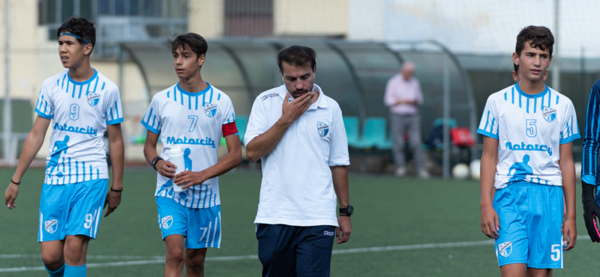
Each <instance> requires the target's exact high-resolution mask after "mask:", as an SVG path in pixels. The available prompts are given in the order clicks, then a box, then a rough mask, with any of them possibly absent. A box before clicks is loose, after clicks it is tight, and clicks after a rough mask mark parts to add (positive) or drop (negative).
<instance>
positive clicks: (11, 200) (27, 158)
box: [4, 116, 51, 209]
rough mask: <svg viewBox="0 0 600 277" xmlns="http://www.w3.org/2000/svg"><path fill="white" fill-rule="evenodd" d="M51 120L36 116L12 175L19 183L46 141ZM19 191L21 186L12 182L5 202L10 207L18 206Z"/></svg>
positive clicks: (6, 193)
mask: <svg viewBox="0 0 600 277" xmlns="http://www.w3.org/2000/svg"><path fill="white" fill-rule="evenodd" d="M50 121H51V120H50V119H47V118H43V117H41V116H37V117H36V118H35V122H34V123H33V128H31V132H29V135H27V138H26V139H25V144H24V145H23V152H21V157H20V158H19V164H18V165H17V169H16V170H15V174H14V175H13V176H12V180H13V181H15V182H18V183H20V182H21V179H22V178H23V175H25V171H27V168H29V165H30V164H31V162H32V161H33V159H34V158H35V155H37V153H38V151H40V148H41V147H42V144H43V143H44V138H45V137H46V132H47V131H48V126H49V125H50ZM18 193H19V187H18V186H17V185H15V184H13V183H12V182H11V183H10V184H9V185H8V188H6V192H5V193H4V203H5V204H6V206H7V207H8V208H9V209H12V208H16V207H17V206H16V205H15V200H16V199H17V194H18Z"/></svg>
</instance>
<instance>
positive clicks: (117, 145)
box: [104, 124, 125, 217]
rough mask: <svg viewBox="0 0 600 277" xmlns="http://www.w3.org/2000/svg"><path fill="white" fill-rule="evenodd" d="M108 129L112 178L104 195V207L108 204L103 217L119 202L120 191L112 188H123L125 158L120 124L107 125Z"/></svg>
mask: <svg viewBox="0 0 600 277" xmlns="http://www.w3.org/2000/svg"><path fill="white" fill-rule="evenodd" d="M107 131H108V150H109V151H110V161H111V162H112V171H113V180H112V185H111V190H110V191H109V192H108V194H107V195H106V201H105V202H104V207H106V206H107V205H108V210H107V211H106V214H104V217H107V216H108V215H109V214H111V213H112V212H113V211H114V210H115V209H116V208H117V207H118V206H119V204H121V192H116V191H113V189H114V190H122V189H123V166H124V160H125V146H124V143H123V133H122V132H121V124H113V125H108V126H107Z"/></svg>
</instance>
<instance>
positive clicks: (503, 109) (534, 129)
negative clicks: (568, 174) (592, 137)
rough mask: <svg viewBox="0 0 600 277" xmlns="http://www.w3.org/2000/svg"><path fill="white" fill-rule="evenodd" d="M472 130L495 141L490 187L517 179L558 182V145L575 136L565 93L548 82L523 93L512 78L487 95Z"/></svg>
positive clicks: (572, 114) (576, 131)
mask: <svg viewBox="0 0 600 277" xmlns="http://www.w3.org/2000/svg"><path fill="white" fill-rule="evenodd" d="M477 133H479V134H482V135H484V136H488V137H491V138H495V139H497V140H498V165H497V166H496V170H497V172H496V178H495V179H496V181H495V185H494V187H495V188H496V189H501V188H504V187H506V186H507V185H509V184H510V183H513V182H517V181H526V182H530V183H534V184H542V185H551V186H562V177H561V172H560V168H559V166H558V160H559V159H560V151H559V147H560V144H565V143H569V142H572V141H573V140H576V139H578V138H580V135H579V129H578V125H577V116H576V114H575V108H574V107H573V103H572V102H571V100H570V99H569V98H567V97H566V96H564V95H563V94H560V93H559V92H557V91H555V90H553V89H551V88H549V87H548V86H546V89H545V90H544V91H543V92H541V93H538V94H535V95H531V94H527V93H524V92H523V91H521V89H520V88H519V85H518V83H517V84H515V85H512V86H510V87H508V88H505V89H503V90H501V91H499V92H496V93H494V94H492V95H490V97H488V100H487V103H486V105H485V109H484V110H483V116H482V117H481V122H480V124H479V129H478V130H477Z"/></svg>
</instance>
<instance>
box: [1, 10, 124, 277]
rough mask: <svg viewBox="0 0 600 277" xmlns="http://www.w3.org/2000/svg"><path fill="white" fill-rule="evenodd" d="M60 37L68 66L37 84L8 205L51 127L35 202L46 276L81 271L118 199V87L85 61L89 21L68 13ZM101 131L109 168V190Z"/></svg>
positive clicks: (90, 40)
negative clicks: (105, 137) (37, 202)
mask: <svg viewBox="0 0 600 277" xmlns="http://www.w3.org/2000/svg"><path fill="white" fill-rule="evenodd" d="M57 37H58V54H59V56H60V61H61V62H62V64H63V66H64V67H65V68H68V70H65V71H63V72H61V73H59V74H56V75H54V76H52V77H50V78H48V79H46V81H44V83H43V84H42V88H41V90H40V94H39V96H38V100H37V104H36V106H35V112H36V113H37V114H38V116H37V117H36V119H35V122H34V124H33V128H32V129H31V132H30V133H29V135H28V136H27V139H26V140H25V145H24V147H23V152H22V154H21V158H20V159H19V164H18V166H17V169H16V171H15V174H14V175H13V177H12V179H11V181H10V182H11V183H10V185H9V186H8V188H7V189H6V192H5V203H6V205H7V206H8V208H9V209H12V208H16V205H15V200H16V198H17V194H18V192H19V184H20V183H21V178H22V177H23V175H24V174H25V171H27V168H28V167H29V165H30V164H31V161H32V160H33V158H34V157H35V155H36V154H37V152H38V151H39V150H40V147H41V146H42V143H43V141H44V136H45V135H46V131H47V130H48V126H52V135H51V137H50V155H49V156H48V157H47V159H46V163H47V167H46V176H45V179H44V184H43V186H42V197H41V201H40V215H39V235H38V241H39V242H40V244H41V248H42V260H43V262H44V266H45V267H46V270H48V272H49V273H50V276H85V275H86V252H87V248H88V243H89V240H90V238H92V239H95V238H96V233H97V231H98V226H99V224H100V218H101V213H102V209H103V206H104V207H105V206H106V205H107V204H108V207H109V208H108V211H107V212H106V214H105V215H104V216H108V215H109V214H110V213H112V212H113V211H114V210H115V209H116V208H117V206H118V205H119V203H120V202H121V191H122V190H123V136H122V135H121V125H120V123H121V122H123V110H122V109H121V100H120V96H119V89H118V88H117V86H116V85H115V84H114V83H113V82H111V81H110V80H109V79H108V78H106V77H104V75H102V74H101V73H99V72H98V71H96V70H95V69H93V68H92V67H91V66H90V54H91V53H92V50H93V48H94V45H95V43H96V30H95V28H94V24H92V23H91V22H89V21H88V20H86V19H85V18H82V17H79V18H71V19H69V20H67V21H66V22H65V23H63V24H62V26H61V27H60V28H58V31H57ZM51 121H53V122H51ZM51 123H52V125H51ZM105 131H108V140H109V144H108V147H109V149H110V154H111V155H110V156H111V160H112V166H113V183H112V186H111V189H110V191H109V192H108V194H106V191H107V190H108V167H107V165H106V152H105V150H104V149H105V148H104V147H105V145H104V141H103V134H104V132H105Z"/></svg>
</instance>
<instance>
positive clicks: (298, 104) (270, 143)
mask: <svg viewBox="0 0 600 277" xmlns="http://www.w3.org/2000/svg"><path fill="white" fill-rule="evenodd" d="M313 96H314V92H311V93H307V94H304V95H302V96H300V97H298V98H296V99H294V100H292V102H289V103H288V100H289V98H290V94H289V92H288V94H287V95H286V97H285V99H284V100H283V105H282V115H281V117H280V118H279V120H277V122H276V123H275V124H274V125H273V126H272V127H271V128H270V129H269V130H267V131H266V132H264V133H263V134H261V135H259V136H257V137H255V138H254V139H252V140H251V141H250V142H249V143H248V145H246V155H247V156H248V159H249V160H250V161H251V162H256V161H257V160H258V159H260V158H262V157H264V156H266V155H267V154H269V153H271V151H273V149H274V148H275V146H277V144H278V143H279V141H280V140H281V138H282V137H283V135H284V134H285V132H286V131H287V129H288V128H289V127H290V125H292V123H294V121H296V119H298V118H299V117H300V116H302V114H304V112H305V111H306V110H307V109H308V107H310V104H312V100H313Z"/></svg>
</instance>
